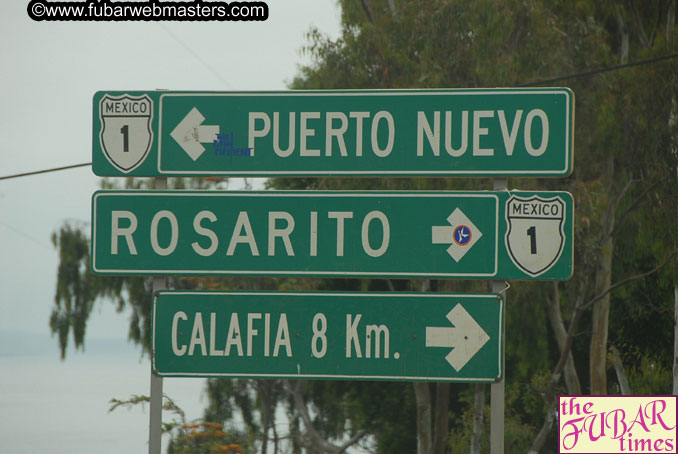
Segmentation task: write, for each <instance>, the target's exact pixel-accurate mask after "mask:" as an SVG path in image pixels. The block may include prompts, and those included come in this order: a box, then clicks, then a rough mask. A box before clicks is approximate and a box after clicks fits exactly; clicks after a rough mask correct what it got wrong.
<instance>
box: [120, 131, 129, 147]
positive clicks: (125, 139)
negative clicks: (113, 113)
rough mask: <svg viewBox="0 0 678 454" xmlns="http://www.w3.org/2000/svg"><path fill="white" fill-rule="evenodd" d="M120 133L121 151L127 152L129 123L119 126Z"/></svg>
mask: <svg viewBox="0 0 678 454" xmlns="http://www.w3.org/2000/svg"><path fill="white" fill-rule="evenodd" d="M120 134H122V151H124V152H125V153H127V152H128V151H129V125H125V126H123V127H122V128H120Z"/></svg>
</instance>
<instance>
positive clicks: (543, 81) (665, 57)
mask: <svg viewBox="0 0 678 454" xmlns="http://www.w3.org/2000/svg"><path fill="white" fill-rule="evenodd" d="M165 30H166V31H167V32H168V33H169V34H170V36H172V37H173V38H174V39H176V40H177V41H178V42H179V43H180V44H182V45H183V46H184V47H186V48H187V50H188V51H189V52H191V53H193V54H194V56H195V57H196V58H197V59H198V60H202V59H200V57H199V56H198V55H196V54H195V53H194V52H192V51H191V50H190V48H188V46H186V45H185V44H183V43H182V42H181V41H179V40H178V38H176V36H174V35H173V34H172V32H170V31H169V30H167V29H165ZM674 58H678V54H670V55H663V56H661V57H654V58H648V59H647V60H638V61H634V62H631V63H624V64H622V65H614V66H607V67H605V68H598V69H592V70H591V71H584V72H580V73H574V74H568V75H566V76H559V77H553V78H551V79H536V80H533V81H531V82H527V83H525V84H520V85H516V86H517V87H528V86H534V85H545V84H550V83H553V82H559V81H561V80H567V79H576V78H579V77H588V76H593V75H595V74H601V73H606V72H610V71H617V70H620V69H624V68H630V67H632V66H641V65H649V64H652V63H658V62H661V61H665V60H671V59H674ZM201 62H202V63H203V64H205V66H206V67H207V68H208V69H211V68H210V66H209V65H207V64H206V63H205V62H204V61H201ZM212 72H213V73H214V74H215V75H216V76H217V77H218V78H220V79H221V80H222V82H224V83H227V84H228V81H226V80H224V79H223V78H222V77H221V76H220V75H219V74H218V73H217V72H216V71H214V70H212ZM90 165H92V163H91V162H84V163H82V164H74V165H70V166H64V167H55V168H53V169H45V170H36V171H35V172H26V173H18V174H15V175H6V176H4V177H0V180H9V179H10V178H19V177H27V176H30V175H37V174H40V173H48V172H57V171H60V170H67V169H74V168H76V167H84V166H90Z"/></svg>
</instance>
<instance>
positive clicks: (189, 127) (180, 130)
mask: <svg viewBox="0 0 678 454" xmlns="http://www.w3.org/2000/svg"><path fill="white" fill-rule="evenodd" d="M203 121H205V117H203V115H202V114H201V113H200V111H199V110H198V109H196V108H195V107H194V108H192V109H191V111H190V112H189V113H188V115H186V116H185V117H184V119H183V120H181V121H180V122H179V124H178V125H177V127H176V128H174V130H173V131H172V132H171V133H170V136H172V138H173V139H174V140H176V141H177V143H178V144H179V146H181V148H183V150H184V151H185V152H186V154H187V155H189V156H190V157H191V159H193V160H194V161H195V160H196V159H198V158H199V157H200V155H202V153H203V152H204V151H205V147H203V146H202V145H200V144H201V143H208V142H213V141H214V140H216V139H217V134H219V126H218V125H203V124H202V122H203Z"/></svg>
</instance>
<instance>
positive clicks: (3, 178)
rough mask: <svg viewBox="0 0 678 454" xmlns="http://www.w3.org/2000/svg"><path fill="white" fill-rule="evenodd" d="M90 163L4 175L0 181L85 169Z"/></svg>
mask: <svg viewBox="0 0 678 454" xmlns="http://www.w3.org/2000/svg"><path fill="white" fill-rule="evenodd" d="M91 165H92V163H91V162H83V163H82V164H73V165H70V166H63V167H54V168H51V169H44V170H35V171H33V172H24V173H17V174H14V175H5V176H4V177H0V180H9V179H10V178H19V177H27V176H30V175H38V174H40V173H49V172H58V171H59V170H68V169H75V168H76V167H85V166H91Z"/></svg>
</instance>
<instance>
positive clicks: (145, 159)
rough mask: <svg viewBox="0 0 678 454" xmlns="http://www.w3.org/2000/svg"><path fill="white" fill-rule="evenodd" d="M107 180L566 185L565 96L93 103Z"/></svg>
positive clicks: (117, 99)
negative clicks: (434, 180) (545, 179)
mask: <svg viewBox="0 0 678 454" xmlns="http://www.w3.org/2000/svg"><path fill="white" fill-rule="evenodd" d="M93 107H94V109H93V119H92V123H93V137H92V138H93V142H92V146H93V148H92V169H93V170H94V173H95V174H97V175H100V176H187V175H191V176H215V175H223V176H262V177H273V176H322V175H329V176H355V175H363V176H365V175H372V176H389V175H390V176H396V175H400V176H408V175H410V176H415V175H419V176H479V175H485V176H552V177H559V176H560V177H562V176H567V175H569V174H570V173H571V172H572V162H573V139H574V135H573V131H574V129H573V123H574V95H573V94H572V92H571V91H570V90H569V89H567V88H543V89H542V88H501V89H454V90H449V89H448V90H440V89H436V90H332V91H330V90H312V91H286V92H284V91H283V92H180V91H179V92H176V91H116V92H97V93H96V94H95V95H94V103H93Z"/></svg>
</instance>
